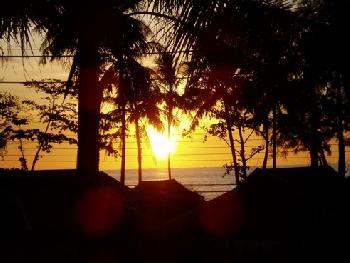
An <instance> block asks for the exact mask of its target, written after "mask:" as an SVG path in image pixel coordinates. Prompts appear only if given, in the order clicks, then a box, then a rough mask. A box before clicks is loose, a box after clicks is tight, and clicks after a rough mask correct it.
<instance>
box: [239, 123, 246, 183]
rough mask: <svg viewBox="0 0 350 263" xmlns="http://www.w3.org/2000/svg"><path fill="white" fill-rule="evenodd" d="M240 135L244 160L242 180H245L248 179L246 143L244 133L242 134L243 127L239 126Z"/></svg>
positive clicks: (242, 158)
mask: <svg viewBox="0 0 350 263" xmlns="http://www.w3.org/2000/svg"><path fill="white" fill-rule="evenodd" d="M238 134H239V138H240V145H241V152H240V155H241V160H242V169H243V171H242V178H243V180H245V179H247V160H246V158H245V142H244V137H243V133H242V127H241V126H239V127H238Z"/></svg>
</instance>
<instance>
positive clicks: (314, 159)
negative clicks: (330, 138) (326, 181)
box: [309, 113, 320, 168]
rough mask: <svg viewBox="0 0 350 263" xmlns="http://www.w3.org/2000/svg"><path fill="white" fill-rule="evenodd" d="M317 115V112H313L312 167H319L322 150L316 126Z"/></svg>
mask: <svg viewBox="0 0 350 263" xmlns="http://www.w3.org/2000/svg"><path fill="white" fill-rule="evenodd" d="M316 122H317V121H316V117H315V114H313V113H312V114H311V118H310V125H311V127H310V130H311V136H310V148H309V151H310V159H311V167H312V168H318V153H319V150H320V145H319V141H320V140H319V139H318V131H317V128H316Z"/></svg>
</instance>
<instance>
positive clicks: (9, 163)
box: [0, 48, 337, 170]
mask: <svg viewBox="0 0 350 263" xmlns="http://www.w3.org/2000/svg"><path fill="white" fill-rule="evenodd" d="M33 52H34V54H40V53H39V50H37V49H34V51H33ZM12 54H13V55H16V54H20V50H19V49H16V48H13V50H12ZM68 69H69V61H67V60H66V61H65V62H58V61H55V62H49V63H47V64H46V65H41V64H40V63H39V58H26V59H23V60H22V59H21V58H10V59H8V60H6V61H5V60H2V63H1V66H0V82H2V83H0V91H1V92H9V93H11V94H13V95H16V96H18V97H19V98H20V99H34V100H38V99H39V97H40V95H38V94H37V93H36V92H35V91H34V90H31V89H28V88H26V87H24V86H23V85H21V84H16V83H6V82H21V81H28V80H42V79H49V78H54V79H60V80H66V79H67V76H68ZM175 113H176V111H175ZM177 117H178V118H179V119H180V120H181V122H180V123H179V127H176V128H174V131H173V133H174V134H173V139H172V140H173V148H174V149H173V152H172V154H171V165H172V167H174V168H190V167H191V168H193V167H222V165H223V164H225V163H228V162H231V160H232V157H231V155H230V149H229V147H228V146H227V145H226V143H225V142H223V141H221V140H219V139H218V138H216V137H212V136H209V137H208V139H207V140H206V142H204V135H205V131H204V130H202V129H200V128H199V129H197V130H195V131H194V132H193V134H192V135H191V137H182V131H183V129H187V128H188V126H189V124H190V119H189V118H188V117H186V116H183V115H181V114H180V113H178V114H177ZM213 122H215V120H210V119H204V120H202V122H201V123H200V125H199V126H207V125H208V124H210V123H213ZM131 130H132V129H131ZM72 136H74V135H73V134H72ZM234 136H237V134H235V133H234ZM164 139H165V138H163V140H164ZM152 143H153V144H154V145H153V146H154V148H155V149H158V150H159V149H162V148H164V147H166V146H164V143H163V144H162V143H161V142H160V141H159V138H158V141H157V140H154V139H153V141H152V142H151V143H150V142H148V141H147V140H145V139H144V140H143V144H142V145H143V168H165V167H167V159H166V158H162V159H161V158H159V156H157V155H156V154H155V152H156V151H154V150H153V149H152ZM261 144H263V141H262V139H261V138H259V137H256V136H253V137H252V139H251V140H249V141H248V143H247V150H248V152H249V149H250V148H251V147H256V146H258V145H261ZM332 144H334V145H333V146H334V147H333V149H335V145H336V142H332ZM18 146H19V143H18V142H16V141H14V142H12V141H11V142H9V144H8V147H7V154H6V155H5V157H4V160H2V161H1V160H0V167H2V168H13V167H17V168H19V167H20V162H19V161H18V158H19V155H20V152H19V150H18ZM117 146H118V145H117ZM35 148H36V145H35V144H34V142H31V141H28V142H24V149H25V153H26V155H27V158H28V161H29V164H30V163H31V160H32V158H33V155H34V152H35ZM76 154H77V148H76V145H69V144H68V143H62V144H59V145H54V148H53V150H52V152H51V153H49V154H46V153H45V154H42V158H41V159H40V160H39V161H38V163H37V166H36V169H64V168H75V163H76ZM263 155H264V152H262V153H260V154H258V155H256V156H255V157H254V158H253V159H252V160H251V161H249V163H248V165H250V166H261V164H262V158H263ZM163 157H164V156H163ZM270 159H271V158H270ZM328 161H329V162H330V163H336V161H337V154H336V151H335V152H334V153H333V155H332V156H329V157H328ZM268 164H269V165H271V160H269V163H268ZM277 164H278V166H286V165H308V164H309V156H308V153H306V152H304V153H299V154H297V155H295V154H294V153H289V154H288V156H287V158H285V157H283V156H279V157H278V159H277ZM119 167H120V158H114V157H112V156H108V155H106V154H105V152H103V151H101V153H100V169H101V170H111V169H119ZM126 167H127V169H135V168H137V148H136V143H135V138H134V135H133V132H132V131H131V132H130V134H129V137H128V139H127V147H126Z"/></svg>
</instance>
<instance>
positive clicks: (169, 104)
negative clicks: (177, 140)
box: [168, 85, 173, 180]
mask: <svg viewBox="0 0 350 263" xmlns="http://www.w3.org/2000/svg"><path fill="white" fill-rule="evenodd" d="M172 97H173V86H172V85H170V90H169V96H168V108H169V109H168V144H169V146H170V140H171V123H172V118H173V103H172ZM168 177H169V180H171V164H170V149H168Z"/></svg>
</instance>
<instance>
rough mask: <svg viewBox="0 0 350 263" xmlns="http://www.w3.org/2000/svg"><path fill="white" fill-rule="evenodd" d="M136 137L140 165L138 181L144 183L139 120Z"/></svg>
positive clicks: (136, 122) (136, 123)
mask: <svg viewBox="0 0 350 263" xmlns="http://www.w3.org/2000/svg"><path fill="white" fill-rule="evenodd" d="M135 136H136V144H137V164H138V181H139V183H140V182H142V147H141V135H140V126H139V119H138V118H136V120H135Z"/></svg>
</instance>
